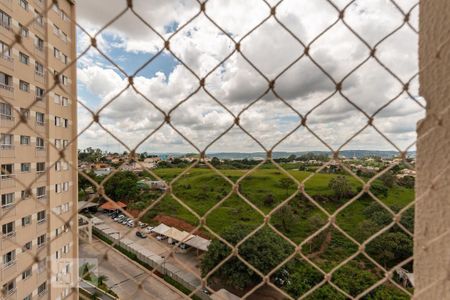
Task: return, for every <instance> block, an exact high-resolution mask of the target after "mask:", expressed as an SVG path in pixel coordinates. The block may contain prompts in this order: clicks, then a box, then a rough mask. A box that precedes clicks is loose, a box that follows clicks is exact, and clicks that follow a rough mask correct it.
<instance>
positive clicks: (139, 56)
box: [77, 0, 424, 152]
mask: <svg viewBox="0 0 450 300" xmlns="http://www.w3.org/2000/svg"><path fill="white" fill-rule="evenodd" d="M276 2H278V1H267V3H265V2H264V1H262V0H251V1H250V0H246V1H241V0H210V1H208V2H207V3H206V6H205V7H206V14H207V16H206V15H205V14H203V13H201V14H199V15H198V16H197V17H196V18H194V19H193V20H191V19H192V18H193V17H194V16H196V15H197V14H198V12H199V10H200V5H199V3H198V2H197V1H194V0H165V1H160V0H152V1H150V0H140V1H136V0H135V1H134V10H135V11H136V12H137V13H138V14H139V16H140V17H141V19H142V20H144V21H145V22H146V23H147V24H149V25H151V26H152V27H153V29H154V30H156V31H157V32H158V34H157V33H155V32H154V31H152V30H151V29H150V28H149V27H148V26H147V25H146V24H145V23H144V22H143V21H142V20H140V19H139V18H138V17H137V16H136V15H134V14H133V13H132V12H131V11H130V10H128V11H127V12H126V13H124V14H123V15H122V16H121V17H120V18H118V19H117V20H116V21H115V22H114V23H112V24H111V25H110V26H108V27H107V28H106V29H105V30H103V31H101V32H100V33H99V34H98V35H97V37H96V38H97V44H98V47H99V49H100V50H101V51H102V52H103V53H104V54H106V55H107V56H108V58H109V59H111V60H112V61H114V62H115V64H117V65H118V67H119V68H117V67H116V66H114V65H113V64H111V63H110V62H109V61H108V59H106V58H105V57H103V56H102V55H101V54H100V53H99V51H97V50H96V49H94V48H90V49H89V50H88V51H87V52H86V54H85V55H84V56H83V57H82V58H81V59H80V60H79V61H78V83H79V85H78V86H79V88H78V97H79V101H80V102H82V103H83V104H84V105H86V106H87V107H89V108H90V109H91V110H93V111H97V110H99V109H100V108H101V107H103V106H104V105H105V104H107V103H109V105H107V106H106V107H105V108H104V109H102V110H101V112H100V121H101V123H102V124H103V126H104V127H105V128H107V129H108V130H110V131H111V132H112V133H113V134H114V135H115V136H117V138H119V139H120V140H121V141H123V142H124V143H125V144H127V145H129V147H130V148H134V147H135V146H136V145H138V144H140V147H139V148H138V151H139V152H141V151H147V152H192V151H195V148H194V147H193V146H192V145H190V144H189V143H188V142H187V141H186V140H185V139H184V138H183V137H182V136H181V135H180V134H179V133H177V132H176V131H175V130H174V129H172V128H171V127H169V126H168V125H163V126H162V127H161V128H160V129H159V130H158V131H157V132H156V133H155V134H153V135H152V136H150V137H149V138H147V137H148V136H149V134H150V133H151V132H152V131H154V130H155V129H156V128H158V127H159V126H160V125H161V124H162V123H163V121H164V115H163V113H161V111H164V112H166V113H169V111H171V113H170V115H171V120H172V124H173V126H174V127H175V128H176V129H177V130H178V131H179V132H180V133H182V134H183V135H184V136H185V137H186V138H188V139H189V140H190V141H191V142H192V143H193V144H195V145H196V146H197V147H198V149H200V150H203V149H204V148H205V147H207V146H208V145H209V144H210V143H211V142H212V141H214V140H215V139H216V138H217V137H218V136H219V135H221V134H222V133H223V132H224V131H226V130H228V129H229V128H230V127H231V126H232V125H233V122H234V116H238V115H239V117H240V124H241V125H242V127H243V128H244V129H245V130H246V131H247V132H248V133H249V134H251V135H252V136H253V137H255V138H256V139H257V140H258V141H260V143H261V144H262V145H263V146H264V147H266V148H271V147H272V146H273V145H275V144H277V143H278V142H279V141H280V140H281V139H282V138H283V137H285V136H286V135H288V134H289V133H291V132H292V131H293V130H294V129H295V128H297V127H298V125H299V124H300V122H301V118H300V117H299V114H300V115H303V116H304V115H307V121H306V124H307V125H308V127H309V129H310V130H312V131H313V132H314V133H315V134H316V136H314V135H313V134H311V132H310V131H309V130H307V129H306V128H304V127H300V128H298V129H297V130H296V131H295V132H293V133H292V134H291V135H290V136H289V137H288V138H286V139H285V140H283V141H282V142H281V143H279V144H278V145H277V147H276V148H275V150H279V151H305V150H326V147H325V145H324V144H323V143H322V142H321V141H320V139H321V140H322V141H323V142H325V143H327V144H328V145H329V146H331V147H332V148H333V149H337V148H338V147H339V146H341V145H342V144H344V143H345V142H346V141H347V140H348V139H349V138H350V137H352V135H354V134H355V133H356V132H358V131H359V130H361V129H362V128H363V127H364V126H366V124H367V121H368V119H367V116H366V115H365V114H364V113H362V112H361V111H360V110H359V109H357V108H356V107H355V106H354V105H356V106H357V107H359V108H360V109H361V110H362V111H364V112H365V113H366V114H367V115H369V116H370V115H372V114H374V113H375V112H377V111H378V109H379V108H381V107H383V106H384V105H385V104H387V103H388V102H389V101H391V100H392V99H395V100H394V101H393V102H392V103H390V104H389V105H387V106H385V107H384V108H383V109H382V110H381V111H379V112H377V113H376V115H375V117H374V122H373V124H374V125H375V126H376V127H377V128H378V129H379V131H380V132H382V133H383V134H384V135H385V136H386V137H388V138H389V139H391V141H393V142H394V143H395V144H396V145H397V146H398V147H399V148H400V149H405V148H406V147H407V146H409V145H410V144H411V143H413V142H414V140H415V138H416V135H415V127H416V123H417V121H418V120H420V119H421V118H423V116H424V109H423V107H421V106H420V105H419V104H417V103H416V102H415V101H413V99H412V98H414V99H416V101H417V102H418V103H421V104H422V105H424V101H423V99H421V98H420V97H418V91H417V90H418V82H417V79H414V80H412V81H411V83H410V85H409V94H408V93H406V92H403V86H402V84H401V82H400V81H403V82H407V81H409V80H410V79H411V77H412V76H413V75H414V74H415V73H416V72H417V43H418V40H417V34H416V33H415V32H414V31H413V29H417V26H418V24H417V23H418V22H417V16H418V7H416V8H414V9H413V10H412V11H411V21H410V24H408V25H404V26H402V27H401V28H400V29H398V27H399V26H401V25H402V23H403V19H404V16H403V15H402V14H401V12H400V11H399V8H400V9H402V10H403V11H405V12H407V11H409V10H411V8H412V7H413V6H414V5H415V3H416V2H417V0H414V1H409V0H401V1H398V2H399V8H397V7H395V6H394V5H393V4H392V2H391V1H389V0H370V1H366V0H364V1H355V2H354V3H352V4H351V5H349V6H348V7H347V9H346V10H345V14H344V20H345V22H346V23H347V24H348V25H349V26H350V27H351V28H352V29H353V30H354V32H355V33H356V34H358V35H359V36H360V37H362V38H363V39H364V40H365V43H367V44H365V43H364V42H363V41H361V40H360V39H359V38H358V37H357V36H356V35H355V33H352V32H351V31H350V30H349V29H348V28H347V27H346V26H345V24H344V23H343V22H342V21H338V22H336V21H337V19H338V16H339V14H338V11H337V10H336V8H335V7H333V6H332V5H331V4H330V3H329V2H327V1H325V0H315V1H311V0H285V1H283V2H282V3H281V4H279V5H278V6H277V9H276V16H277V19H278V21H277V20H276V19H275V18H273V17H270V18H268V17H269V15H270V7H269V5H275V4H276ZM333 3H334V4H335V6H336V7H337V8H338V9H342V8H344V7H345V6H346V5H347V3H348V0H333ZM77 5H78V13H77V14H78V20H77V21H78V23H79V25H80V26H81V27H83V28H84V29H85V30H86V32H87V33H89V34H91V35H94V34H96V33H97V32H98V31H99V30H100V29H101V28H102V27H104V25H105V24H107V23H108V22H109V21H110V20H111V19H112V18H114V17H115V16H117V15H118V14H119V13H120V12H121V11H123V10H124V9H125V6H126V1H122V0H120V1H119V0H96V1H92V0H79V1H77ZM208 17H209V18H210V19H212V20H213V21H214V23H216V24H217V25H218V26H220V28H218V27H217V26H216V25H215V24H214V23H213V22H211V21H210V20H209V19H208ZM266 18H268V19H267V20H266V21H265V22H264V23H263V24H262V25H261V26H259V27H258V28H257V29H255V30H254V31H252V29H253V28H255V27H256V26H257V25H258V24H260V23H261V22H262V21H263V20H265V19H266ZM189 20H191V21H190V22H189ZM187 22H188V23H187ZM279 22H281V23H282V24H283V25H281V24H280V23H279ZM186 23H187V25H186ZM334 23H336V24H335V25H334V26H332V27H331V28H330V29H329V30H328V31H326V32H325V33H324V34H322V35H320V34H321V33H322V32H323V31H324V30H326V29H327V28H329V27H330V26H331V25H333V24H334ZM283 26H284V27H285V28H284V27H283ZM286 28H287V29H288V30H289V31H288V30H287V29H286ZM396 29H398V30H397V31H396V32H395V33H394V34H392V35H389V34H390V33H392V32H393V31H394V30H396ZM250 31H252V32H251V33H250V34H248V33H249V32H250ZM174 33H176V34H174ZM318 35H320V36H319V37H318ZM388 35H389V36H388ZM294 36H295V37H296V38H294ZM387 36H388V37H387ZM161 37H162V38H164V39H169V38H170V49H171V51H172V52H173V54H172V53H170V52H169V51H167V50H164V51H161V50H162V49H163V48H164V41H163V40H162V38H161ZM386 37H387V38H386ZM233 40H234V41H240V50H241V53H239V52H237V51H235V49H236V47H235V42H234V41H233ZM381 40H382V42H381V43H379V42H380V41H381ZM89 45H90V38H89V36H88V35H87V34H85V33H84V32H83V31H81V30H79V32H78V51H79V52H80V53H81V52H83V51H84V50H85V49H87V48H88V47H89ZM305 45H309V57H308V56H302V55H303V54H304V53H305ZM375 45H376V52H375V53H376V56H377V58H378V60H379V61H380V62H381V64H380V62H378V61H377V60H375V59H374V58H370V57H369V56H370V50H369V48H368V46H370V47H374V46H375ZM150 60H151V62H150V63H148V62H149V61H150ZM181 62H182V63H181ZM294 62H295V63H294ZM147 63H148V64H147ZM382 65H384V66H385V67H383V66H382ZM385 68H388V69H389V70H391V72H393V73H394V74H395V76H396V77H394V76H393V75H392V74H390V73H389V72H388V71H386V69H385ZM136 71H138V72H137V74H135V73H136ZM352 71H353V72H352ZM129 75H134V85H135V87H136V89H138V90H139V92H140V93H141V94H142V95H143V96H145V97H143V96H142V95H139V94H138V93H136V92H135V91H134V90H133V89H132V88H131V87H129V88H128V89H125V88H126V87H127V85H128V78H127V76H129ZM204 77H206V80H205V86H204V89H202V88H199V78H204ZM270 80H275V92H276V94H274V93H273V92H272V91H268V87H269V84H268V81H270ZM333 80H334V81H335V82H341V81H342V93H339V92H336V86H335V83H333ZM124 89H125V90H124ZM257 99H260V100H259V101H257V102H255V100H257ZM281 99H283V101H285V102H286V103H287V104H286V103H284V102H283V101H282V100H281ZM349 100H350V101H351V102H352V103H353V104H354V105H352V104H351V103H350V102H349ZM111 101H112V102H111ZM216 101H219V102H220V103H221V104H222V105H223V106H222V105H220V104H218V103H217V102H216ZM254 102H255V103H254ZM152 103H153V104H152ZM180 103H181V104H180ZM252 103H254V104H253V105H251V104H252ZM154 105H155V106H157V107H158V109H157V108H156V107H155V106H154ZM174 107H176V108H175V109H173V108H174ZM244 109H245V110H244ZM160 110H161V111H160ZM243 110H244V111H243ZM79 112H80V113H79V125H78V126H79V131H82V130H84V129H85V128H86V127H87V126H88V125H89V124H90V121H91V120H92V116H91V115H90V113H89V112H88V111H87V110H86V109H84V108H83V107H81V106H80V108H79ZM233 115H234V116H233ZM319 138H320V139H319ZM88 146H91V147H100V148H103V149H108V150H112V151H123V150H124V148H123V147H122V146H121V145H120V144H119V143H118V142H117V141H116V140H115V139H114V138H113V137H112V136H110V135H109V134H107V133H106V132H105V131H104V130H103V129H102V128H100V127H99V126H98V125H96V124H95V125H93V126H91V127H89V128H88V129H87V130H86V131H85V132H84V133H83V134H82V135H81V137H80V140H79V147H80V148H84V147H88ZM343 149H344V150H349V149H373V150H394V149H395V148H394V147H393V146H392V145H391V144H389V143H388V142H387V141H386V140H385V139H384V138H383V137H382V136H381V135H380V134H379V133H378V132H377V131H376V130H374V129H373V128H371V127H368V128H366V129H365V130H364V131H362V132H361V133H360V134H359V135H358V136H357V137H355V138H354V139H352V140H351V141H350V142H349V143H348V144H347V145H346V146H344V148H343ZM261 150H262V148H261V146H260V145H258V143H256V142H255V141H254V140H252V138H250V137H249V136H248V135H247V134H246V133H244V131H243V130H242V129H240V128H238V127H236V126H234V127H233V128H232V129H230V130H229V132H228V133H227V134H226V135H224V136H223V137H221V138H220V139H219V140H217V141H216V142H215V143H214V144H213V145H211V146H210V147H209V148H208V150H207V151H208V152H219V151H226V152H246V151H261Z"/></svg>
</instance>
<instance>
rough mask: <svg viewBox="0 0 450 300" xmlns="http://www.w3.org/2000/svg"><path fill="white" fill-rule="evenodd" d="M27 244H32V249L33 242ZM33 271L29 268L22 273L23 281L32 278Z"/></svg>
mask: <svg viewBox="0 0 450 300" xmlns="http://www.w3.org/2000/svg"><path fill="white" fill-rule="evenodd" d="M27 244H30V248H29V249H31V242H28V243H27ZM25 245H26V244H25ZM29 249H28V250H29ZM31 270H32V269H31V268H28V269H26V270H25V271H23V272H22V280H25V279H27V278H30V277H31V274H32V271H31Z"/></svg>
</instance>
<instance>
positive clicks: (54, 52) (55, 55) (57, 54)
mask: <svg viewBox="0 0 450 300" xmlns="http://www.w3.org/2000/svg"><path fill="white" fill-rule="evenodd" d="M53 56H54V57H56V58H57V59H60V57H61V51H59V49H58V48H56V47H54V48H53Z"/></svg>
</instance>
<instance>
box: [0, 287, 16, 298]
mask: <svg viewBox="0 0 450 300" xmlns="http://www.w3.org/2000/svg"><path fill="white" fill-rule="evenodd" d="M16 292H17V289H16V288H13V289H11V290H9V291H5V293H4V295H3V297H4V298H2V299H5V300H16V299H17V293H16Z"/></svg>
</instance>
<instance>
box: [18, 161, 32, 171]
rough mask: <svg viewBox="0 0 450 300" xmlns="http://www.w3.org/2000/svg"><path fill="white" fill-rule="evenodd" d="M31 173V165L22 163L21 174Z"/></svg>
mask: <svg viewBox="0 0 450 300" xmlns="http://www.w3.org/2000/svg"><path fill="white" fill-rule="evenodd" d="M30 171H31V163H21V164H20V172H22V173H28V172H30Z"/></svg>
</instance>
